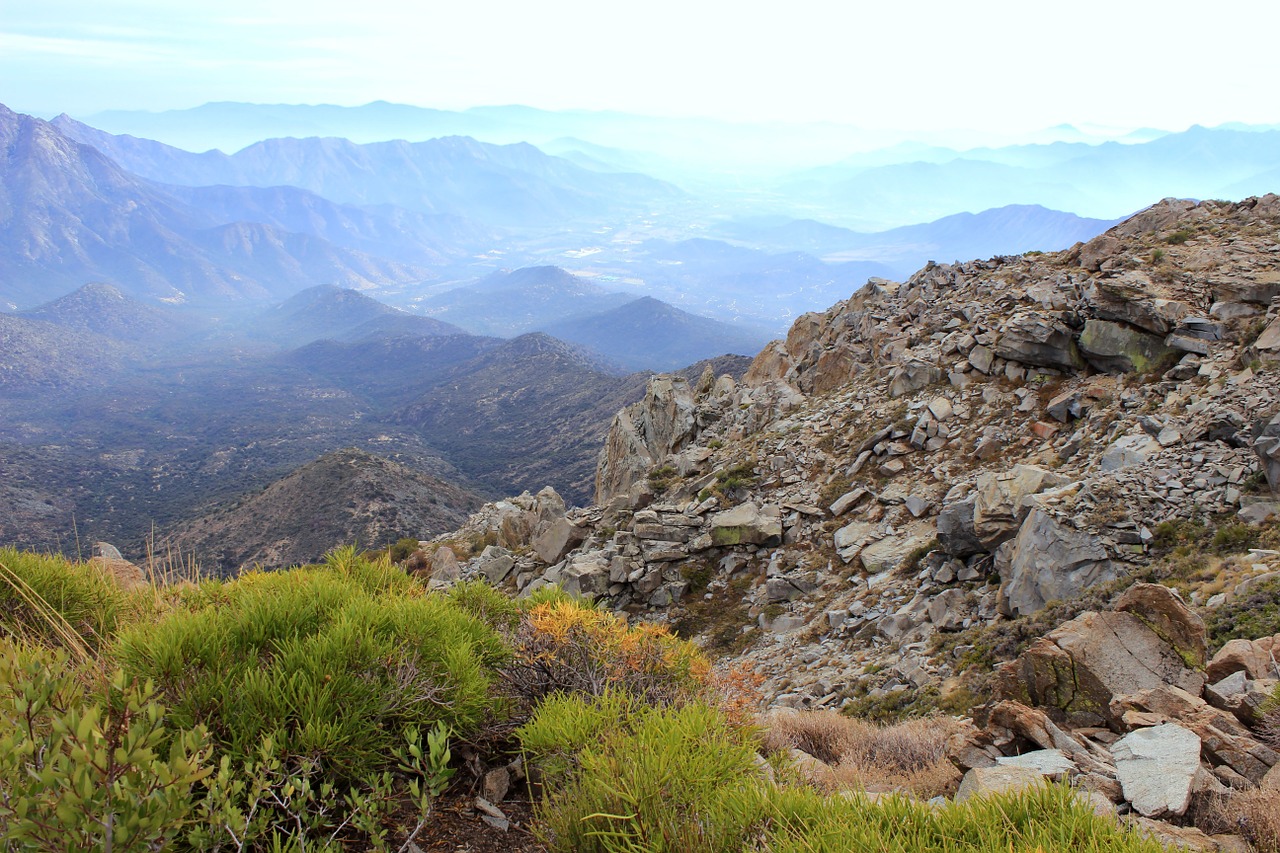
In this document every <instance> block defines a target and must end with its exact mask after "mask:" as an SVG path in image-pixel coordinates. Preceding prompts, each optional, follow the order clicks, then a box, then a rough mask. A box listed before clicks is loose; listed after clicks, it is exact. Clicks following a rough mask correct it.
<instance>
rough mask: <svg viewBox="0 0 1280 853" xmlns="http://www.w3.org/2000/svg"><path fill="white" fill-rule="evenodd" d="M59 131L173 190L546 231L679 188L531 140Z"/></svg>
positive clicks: (62, 121)
mask: <svg viewBox="0 0 1280 853" xmlns="http://www.w3.org/2000/svg"><path fill="white" fill-rule="evenodd" d="M54 125H55V126H56V127H58V128H59V129H60V130H62V131H63V132H64V133H66V134H67V135H68V136H70V137H72V138H74V139H77V140H78V141H80V142H84V143H87V144H90V145H93V146H94V147H96V148H97V149H98V150H100V151H102V152H103V153H104V154H106V155H107V156H109V157H111V158H113V159H114V160H116V161H117V162H118V163H120V165H121V166H123V167H124V168H126V169H128V170H130V171H132V172H134V173H136V174H138V175H141V176H143V177H145V178H149V179H151V180H153V181H159V182H163V183H168V184H180V185H185V186H207V185H213V184H226V185H231V186H253V187H276V186H290V187H298V188H301V189H305V190H309V191H311V192H313V193H316V194H317V195H320V196H323V197H324V198H327V199H329V200H331V201H334V202H338V203H340V204H361V205H385V204H389V205H394V206H396V207H401V208H404V209H405V210H410V211H415V212H418V213H422V214H436V215H452V216H460V217H463V218H465V219H472V220H477V221H480V222H485V223H487V224H489V225H497V226H507V227H530V226H545V225H547V224H550V223H553V222H565V221H572V220H576V219H583V218H594V217H598V216H600V215H602V214H606V213H609V214H610V215H614V214H616V212H617V211H618V210H619V209H623V208H629V207H642V206H644V205H647V204H651V203H653V202H654V201H655V200H661V199H673V198H676V197H678V196H679V195H680V191H679V190H677V189H676V188H675V187H673V186H671V185H670V184H666V183H663V182H662V181H658V180H655V179H653V178H650V177H647V176H645V175H638V174H625V173H609V172H601V171H596V170H591V169H584V168H582V167H581V166H578V165H575V164H574V163H571V162H569V161H568V160H564V159H561V158H558V157H550V156H548V155H546V154H543V153H542V152H541V151H539V150H538V149H537V148H535V147H533V146H532V145H529V144H527V143H519V144H513V145H490V144H486V143H483V142H477V141H476V140H474V139H471V138H469V137H464V136H450V137H444V138H440V139H431V140H427V141H425V142H414V143H410V142H405V141H403V140H400V141H392V142H371V143H365V144H363V145H358V144H356V143H354V142H350V141H348V140H346V139H338V138H332V137H329V138H319V137H311V138H305V139H295V138H276V139H267V140H264V141H262V142H257V143H254V144H253V145H250V146H249V147H247V148H244V149H243V150H241V151H238V152H237V153H235V154H230V155H228V154H222V153H221V152H217V151H207V152H205V153H203V154H191V153H188V152H186V151H183V150H181V149H178V148H172V147H169V146H166V145H162V144H161V143H159V142H152V141H149V140H139V139H135V138H133V137H120V136H112V135H111V134H107V133H103V132H101V131H97V130H94V129H93V128H90V127H88V126H86V125H83V124H81V123H79V122H76V121H74V120H72V119H70V118H68V117H66V116H59V117H58V118H57V119H55V120H54Z"/></svg>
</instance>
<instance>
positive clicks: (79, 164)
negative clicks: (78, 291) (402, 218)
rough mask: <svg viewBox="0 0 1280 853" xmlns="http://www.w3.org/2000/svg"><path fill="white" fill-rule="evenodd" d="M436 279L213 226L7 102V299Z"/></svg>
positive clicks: (201, 294) (0, 157) (0, 204)
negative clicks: (85, 287) (89, 286)
mask: <svg viewBox="0 0 1280 853" xmlns="http://www.w3.org/2000/svg"><path fill="white" fill-rule="evenodd" d="M428 276H429V273H428V272H427V271H426V270H423V269H420V268H415V267H412V266H408V265H404V264H398V263H396V262H393V261H387V260H384V259H380V258H374V257H373V256H370V255H366V254H363V253H361V252H355V251H351V250H348V249H343V248H340V247H337V246H334V245H333V244H331V243H328V242H327V241H325V240H323V239H320V238H317V237H314V236H312V235H306V234H297V233H292V232H286V231H281V230H279V229H277V228H274V227H272V226H270V225H263V224H260V223H248V222H235V223H231V224H223V225H216V224H214V222H213V221H211V220H210V219H209V218H208V217H206V216H204V215H203V214H201V213H200V212H199V211H198V210H195V209H194V208H192V207H190V206H189V205H187V204H185V203H184V202H182V201H180V200H179V199H177V198H174V197H173V196H171V195H168V194H167V193H165V192H164V191H163V189H162V188H160V187H158V186H157V185H155V184H152V183H150V182H148V181H144V180H142V179H141V178H138V177H136V176H134V175H132V174H130V173H128V172H126V171H124V170H123V169H121V168H120V167H119V166H117V165H116V164H115V163H114V162H112V161H111V160H110V159H108V158H107V157H105V156H104V155H103V154H102V153H100V152H99V151H98V150H96V149H94V148H91V147H89V146H87V145H81V144H79V143H76V142H74V141H72V140H70V139H68V138H67V137H66V136H64V135H62V134H61V133H59V132H58V130H57V129H56V128H54V127H53V126H52V125H50V124H48V123H47V122H43V121H40V120H39V119H34V118H31V117H29V116H20V115H18V114H16V113H14V112H11V111H10V110H7V109H5V108H4V107H2V106H0V304H2V303H3V302H8V303H10V304H11V305H14V306H16V307H18V308H23V307H31V306H34V305H37V304H40V303H42V302H44V301H46V300H48V299H50V298H51V297H54V296H58V295H61V294H63V293H67V292H69V291H71V290H73V289H75V288H77V287H79V286H80V285H82V284H84V283H85V282H86V281H91V280H94V279H105V280H107V281H109V282H111V283H113V284H115V285H116V286H118V287H120V288H122V289H127V290H128V291H129V292H131V293H134V294H137V295H141V296H146V297H149V298H151V299H153V300H159V301H167V302H173V303H182V302H188V301H194V302H209V301H218V302H225V301H226V300H229V299H268V298H271V297H272V296H281V295H286V294H288V293H292V292H294V291H296V290H299V289H301V288H302V287H305V286H307V285H309V284H313V283H315V282H317V281H321V282H324V281H327V282H334V283H339V284H343V285H346V286H353V285H354V286H362V287H370V286H373V283H374V282H375V281H378V282H403V281H411V280H415V279H417V280H421V279H423V278H426V277H428Z"/></svg>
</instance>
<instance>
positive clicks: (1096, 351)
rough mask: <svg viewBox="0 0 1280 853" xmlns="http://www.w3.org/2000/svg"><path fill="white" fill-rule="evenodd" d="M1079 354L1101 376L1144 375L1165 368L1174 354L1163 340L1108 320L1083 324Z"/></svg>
mask: <svg viewBox="0 0 1280 853" xmlns="http://www.w3.org/2000/svg"><path fill="white" fill-rule="evenodd" d="M1080 353H1081V354H1082V355H1083V356H1084V358H1085V360H1086V361H1088V362H1089V365H1090V366H1091V367H1093V368H1094V369H1096V370H1100V371H1102V372H1103V373H1147V372H1149V371H1152V370H1156V369H1159V368H1161V367H1162V366H1165V365H1166V363H1167V362H1169V361H1170V360H1171V359H1172V358H1173V357H1174V356H1175V354H1176V353H1175V350H1174V349H1173V348H1171V347H1167V346H1165V343H1164V339H1163V338H1158V337H1156V336H1155V335H1149V334H1146V333H1145V332H1139V331H1137V330H1135V329H1133V328H1131V327H1129V326H1125V325H1122V324H1120V323H1112V322H1110V321H1109V320H1089V321H1088V322H1087V323H1085V324H1084V331H1082V332H1081V333H1080Z"/></svg>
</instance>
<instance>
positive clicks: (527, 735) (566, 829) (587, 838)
mask: <svg viewBox="0 0 1280 853" xmlns="http://www.w3.org/2000/svg"><path fill="white" fill-rule="evenodd" d="M519 736H520V739H521V744H522V745H523V747H524V749H525V751H526V755H527V757H528V759H529V761H530V764H531V766H534V767H537V768H539V770H541V771H542V772H543V773H544V778H545V781H546V782H547V784H548V786H549V788H550V789H549V790H548V792H547V794H546V797H545V799H544V800H543V803H542V807H541V809H540V812H539V817H540V818H541V821H542V824H543V825H542V832H543V835H544V836H545V838H544V840H545V841H547V843H548V844H550V846H551V847H552V848H553V849H555V850H565V851H570V850H572V851H595V850H601V851H603V850H644V851H651V853H661V851H679V850H685V851H726V853H728V851H734V853H737V851H740V850H743V849H746V847H747V845H746V843H745V842H746V840H747V839H748V838H749V837H750V836H751V835H752V834H753V833H754V831H755V829H756V826H757V824H761V822H762V818H763V814H764V812H763V806H762V800H763V797H764V789H763V788H762V786H761V781H762V779H761V777H760V775H759V771H758V770H757V768H756V760H755V757H754V756H755V744H754V741H753V739H752V737H751V735H750V733H749V732H748V731H747V730H745V729H743V728H740V727H737V726H734V725H732V724H730V723H729V722H728V721H727V720H726V719H725V717H724V716H723V715H722V714H720V713H719V712H718V711H716V710H715V709H713V708H710V707H708V706H707V705H704V704H700V703H693V704H688V705H684V706H682V707H679V708H658V707H653V706H649V705H643V704H640V703H639V702H637V701H636V700H635V699H634V698H631V697H626V696H622V695H619V694H616V693H611V694H606V695H605V696H602V697H598V698H595V699H590V698H587V697H585V696H565V697H561V698H559V699H549V700H548V701H547V702H545V703H543V705H542V706H541V707H540V708H539V709H538V711H537V713H536V714H535V715H534V717H533V719H532V720H530V721H529V723H527V724H526V725H525V726H523V727H522V728H521V729H520V731H519Z"/></svg>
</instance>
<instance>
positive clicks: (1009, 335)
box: [993, 311, 1084, 371]
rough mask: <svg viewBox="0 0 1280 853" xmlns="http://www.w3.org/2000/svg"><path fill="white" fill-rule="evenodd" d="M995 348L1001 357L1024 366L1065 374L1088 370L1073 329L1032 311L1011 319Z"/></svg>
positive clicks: (1053, 318) (1059, 321)
mask: <svg viewBox="0 0 1280 853" xmlns="http://www.w3.org/2000/svg"><path fill="white" fill-rule="evenodd" d="M993 349H994V351H995V354H996V355H997V356H999V357H1000V358H1006V359H1008V360H1010V361H1016V362H1019V363H1020V364H1030V365H1035V366H1037V367H1052V368H1055V369H1057V370H1065V371H1076V370H1079V369H1081V368H1082V367H1084V360H1083V359H1082V358H1081V357H1080V351H1079V350H1078V349H1077V348H1076V342H1075V339H1074V336H1073V335H1072V332H1071V329H1070V328H1068V327H1067V325H1066V324H1065V323H1063V322H1062V321H1061V320H1058V319H1056V318H1055V317H1052V316H1048V315H1044V314H1039V313H1036V312H1032V311H1020V312H1018V313H1016V314H1014V315H1013V316H1012V317H1010V318H1009V319H1008V320H1007V321H1006V322H1005V324H1004V326H1003V334H1002V335H1001V336H1000V339H999V340H997V341H996V344H995V347H994V348H993Z"/></svg>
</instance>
